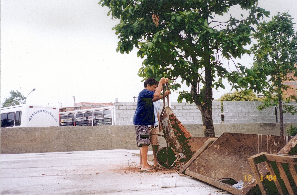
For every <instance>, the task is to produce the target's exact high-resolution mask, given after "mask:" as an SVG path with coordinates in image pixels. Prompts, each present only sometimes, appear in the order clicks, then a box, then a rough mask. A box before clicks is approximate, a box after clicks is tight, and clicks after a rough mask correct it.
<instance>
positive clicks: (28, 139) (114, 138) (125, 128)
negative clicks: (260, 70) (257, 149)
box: [1, 123, 297, 154]
mask: <svg viewBox="0 0 297 195" xmlns="http://www.w3.org/2000/svg"><path fill="white" fill-rule="evenodd" d="M293 125H294V126H297V123H294V124H293ZM184 126H185V127H186V129H187V130H188V131H189V132H190V133H191V134H192V136H193V137H204V135H203V127H202V124H185V125H184ZM287 126H289V124H287V125H285V128H286V127H287ZM214 127H215V133H216V137H219V136H220V135H222V134H223V133H224V132H231V133H248V134H266V135H279V124H274V123H267V124H264V123H255V124H248V125H247V124H214ZM285 135H286V132H285ZM159 140H160V143H161V146H166V142H165V140H164V138H162V137H160V139H159ZM110 149H134V150H135V149H138V147H137V146H136V141H135V130H134V126H133V125H113V126H97V127H88V126H83V127H80V126H77V127H42V128H39V127H26V128H2V129H1V153H4V154H5V153H6V154H7V153H11V154H14V153H43V152H66V151H90V150H110Z"/></svg>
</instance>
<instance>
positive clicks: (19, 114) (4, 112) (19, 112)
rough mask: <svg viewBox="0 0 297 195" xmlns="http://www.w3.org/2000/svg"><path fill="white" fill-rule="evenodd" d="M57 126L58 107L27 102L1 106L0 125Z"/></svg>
mask: <svg viewBox="0 0 297 195" xmlns="http://www.w3.org/2000/svg"><path fill="white" fill-rule="evenodd" d="M51 126H55V127H57V126H59V109H58V108H55V107H51V106H30V105H27V104H23V105H17V106H10V107H4V108H1V127H51Z"/></svg>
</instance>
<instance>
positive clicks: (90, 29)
mask: <svg viewBox="0 0 297 195" xmlns="http://www.w3.org/2000/svg"><path fill="white" fill-rule="evenodd" d="M98 2H99V0H1V102H2V103H3V101H4V99H5V98H8V97H9V96H10V94H9V92H10V91H11V90H18V91H20V92H21V93H22V94H23V95H25V96H27V95H28V94H29V92H30V91H31V90H32V89H33V88H36V91H34V92H32V93H31V94H30V95H29V96H28V100H27V102H28V103H30V104H53V105H62V106H72V105H73V96H75V101H76V102H102V103H103V102H114V101H115V98H118V101H120V102H132V101H133V96H138V93H139V92H140V91H141V90H142V89H143V83H142V82H141V78H140V77H138V76H137V72H138V70H139V68H140V67H141V63H142V59H141V58H137V55H136V51H134V52H131V53H130V54H120V53H117V52H116V47H117V42H118V39H117V36H116V35H115V32H114V31H113V30H112V27H114V26H115V25H116V24H117V23H118V21H116V20H112V19H111V16H107V12H108V9H107V8H106V7H101V6H100V5H98ZM259 6H260V7H263V8H265V9H266V10H269V11H271V15H275V14H276V13H277V12H289V14H291V15H292V17H293V18H294V22H295V23H297V11H296V10H297V0H260V1H259ZM295 27H296V25H295ZM295 30H296V28H295ZM241 63H247V64H251V63H252V61H251V59H250V58H249V57H245V58H244V60H242V62H241ZM229 91H230V87H228V88H227V89H225V90H223V89H219V90H218V91H216V90H214V98H215V99H217V98H219V97H220V96H221V95H223V94H224V93H227V92H229ZM170 99H171V101H174V102H176V99H177V94H176V93H175V94H172V95H171V98H170Z"/></svg>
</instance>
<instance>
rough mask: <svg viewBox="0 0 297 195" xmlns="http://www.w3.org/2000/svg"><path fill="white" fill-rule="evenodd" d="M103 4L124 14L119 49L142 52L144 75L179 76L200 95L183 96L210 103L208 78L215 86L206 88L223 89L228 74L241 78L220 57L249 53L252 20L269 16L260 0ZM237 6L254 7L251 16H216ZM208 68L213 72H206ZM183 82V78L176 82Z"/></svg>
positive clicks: (107, 0) (119, 0)
mask: <svg viewBox="0 0 297 195" xmlns="http://www.w3.org/2000/svg"><path fill="white" fill-rule="evenodd" d="M100 3H101V5H102V6H107V7H109V8H110V11H109V15H112V17H114V18H117V19H120V23H119V24H118V25H116V26H115V27H114V28H113V29H114V30H115V31H116V34H117V35H118V38H119V42H118V47H117V51H118V52H121V53H125V52H126V53H129V52H130V51H131V50H132V49H133V48H137V49H138V56H139V57H141V58H144V61H143V66H142V68H141V69H140V70H139V73H138V74H139V76H141V77H144V78H148V77H154V78H157V79H159V78H160V77H162V76H166V77H168V78H170V79H171V80H173V81H175V80H176V79H177V78H178V77H180V78H181V80H182V82H185V83H186V85H187V86H192V87H194V88H196V90H195V92H196V94H193V92H191V93H190V92H187V91H184V92H181V94H180V98H179V100H180V101H181V100H182V99H183V98H185V99H186V100H187V101H188V102H193V101H195V102H200V103H201V102H205V99H204V97H205V95H204V94H205V93H207V92H205V90H204V88H205V87H204V85H207V84H206V83H207V79H208V81H209V82H208V84H209V85H210V86H207V87H206V88H209V87H211V88H213V87H215V88H218V87H223V88H224V85H223V83H222V78H226V77H227V78H228V79H230V80H232V82H236V81H235V80H234V76H233V75H232V74H230V73H229V72H228V71H227V69H226V68H224V67H223V65H222V63H221V61H220V59H222V58H223V57H224V58H227V59H230V58H236V57H241V55H242V54H244V53H247V52H248V50H247V49H245V48H244V46H245V45H247V44H250V43H251V39H250V33H251V31H253V30H254V29H253V24H257V21H258V20H259V19H260V18H261V17H263V16H264V15H266V16H267V15H268V12H266V11H265V10H264V9H261V8H259V7H257V4H256V3H257V0H249V1H246V0H236V1H235V0H216V1H214V0H101V1H100ZM233 6H240V8H242V9H243V10H249V14H248V16H247V17H243V15H241V17H240V19H238V18H236V17H235V16H232V15H230V17H229V18H228V19H226V20H225V21H219V20H218V19H217V17H218V16H222V15H223V14H224V13H227V12H228V11H229V9H230V8H231V7H233ZM206 71H209V73H210V74H208V75H205V74H206ZM209 77H210V78H209ZM197 83H198V84H197ZM200 86H201V87H200ZM178 87H180V84H178V83H176V84H175V85H173V86H172V88H173V89H177V88H178ZM208 92H209V91H208ZM210 95H211V94H210ZM208 99H209V98H208ZM210 99H211V98H210Z"/></svg>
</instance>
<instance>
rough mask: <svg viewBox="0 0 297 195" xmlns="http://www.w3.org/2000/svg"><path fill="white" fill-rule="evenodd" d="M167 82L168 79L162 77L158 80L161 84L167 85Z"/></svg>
mask: <svg viewBox="0 0 297 195" xmlns="http://www.w3.org/2000/svg"><path fill="white" fill-rule="evenodd" d="M168 81H169V79H168V78H165V77H162V78H161V79H160V83H161V84H166V83H168Z"/></svg>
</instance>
